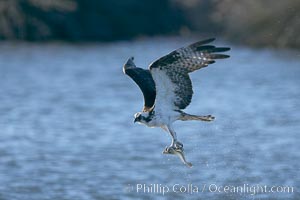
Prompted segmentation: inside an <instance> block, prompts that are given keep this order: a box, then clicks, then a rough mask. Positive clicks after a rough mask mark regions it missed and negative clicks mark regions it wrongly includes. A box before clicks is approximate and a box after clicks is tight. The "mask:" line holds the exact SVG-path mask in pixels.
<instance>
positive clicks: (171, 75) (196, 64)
mask: <svg viewBox="0 0 300 200" xmlns="http://www.w3.org/2000/svg"><path fill="white" fill-rule="evenodd" d="M214 40H215V39H213V38H212V39H208V40H203V41H199V42H196V43H194V44H191V45H189V46H187V47H183V48H180V49H177V50H175V51H172V52H171V53H169V54H168V55H166V56H163V57H161V58H159V59H158V60H156V61H154V62H153V63H152V64H151V65H150V66H149V68H150V72H151V74H152V77H153V79H154V81H155V85H156V91H157V99H156V105H157V104H158V103H159V102H162V101H164V104H166V103H167V102H165V101H166V95H164V94H166V93H167V94H168V100H167V101H168V102H170V101H172V102H173V103H174V105H175V107H176V108H179V109H184V108H186V107H187V106H188V105H189V104H190V102H191V100H192V96H193V89H192V82H191V80H190V77H189V75H188V73H190V72H193V71H195V70H198V69H201V68H203V67H207V66H208V65H209V64H212V63H214V62H215V61H214V59H221V58H228V57H229V56H228V55H224V54H218V52H224V51H228V50H230V48H228V47H215V46H213V45H207V44H208V43H210V42H212V41H214ZM165 79H169V83H168V84H166V82H167V81H166V80H165ZM170 91H171V92H170ZM162 97H163V98H162Z"/></svg>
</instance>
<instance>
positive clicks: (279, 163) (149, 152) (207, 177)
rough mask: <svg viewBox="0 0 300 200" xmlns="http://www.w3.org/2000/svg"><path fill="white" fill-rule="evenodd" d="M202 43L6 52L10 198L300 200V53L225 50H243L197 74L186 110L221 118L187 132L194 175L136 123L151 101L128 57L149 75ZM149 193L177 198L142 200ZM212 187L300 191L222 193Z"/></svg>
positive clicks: (10, 46) (5, 170)
mask: <svg viewBox="0 0 300 200" xmlns="http://www.w3.org/2000/svg"><path fill="white" fill-rule="evenodd" d="M195 40H197V39H195V38H193V39H192V38H190V39H178V38H170V39H168V38H156V39H146V40H141V41H134V42H116V43H104V44H102V43H98V44H77V45H72V44H64V43H50V44H27V43H21V44H20V43H0V113H1V116H0V141H1V142H0V199H1V200H2V199H5V200H6V199H7V200H14V199H17V200H27V199H28V200H42V199H49V200H50V199H51V200H53V199H68V200H69V199H70V200H75V199H80V200H89V199H164V198H166V199H176V198H179V199H182V198H189V199H300V194H299V190H300V162H299V160H300V145H299V144H300V132H299V130H300V101H299V99H300V53H299V52H294V51H286V50H270V49H248V48H244V47H238V46H233V45H230V44H225V43H222V41H217V42H216V44H218V45H226V46H227V45H229V46H231V47H232V51H231V52H230V55H231V58H230V59H226V60H221V61H219V62H217V63H216V64H213V65H211V66H209V67H208V68H205V69H202V70H199V71H197V72H195V73H193V74H192V75H191V77H192V80H193V85H194V93H195V95H194V97H193V101H192V103H191V105H190V107H188V108H187V109H186V112H188V113H192V114H203V115H204V114H212V115H214V116H216V120H215V121H214V122H212V123H205V122H176V123H175V129H176V131H177V133H178V137H179V139H180V140H181V141H182V142H183V143H184V145H185V152H186V157H187V159H188V160H189V161H191V162H192V163H193V165H194V167H193V168H191V169H189V168H187V167H185V166H184V165H182V163H181V162H180V161H179V159H178V158H177V157H175V156H171V155H162V153H161V152H162V150H163V149H164V148H165V146H167V145H169V143H170V137H169V136H168V135H167V133H165V132H164V131H163V130H161V129H158V128H155V129H150V128H147V127H145V126H142V125H138V124H133V115H134V113H135V112H137V111H140V110H141V108H142V104H143V102H142V95H141V93H140V91H139V89H138V88H137V86H136V85H135V84H134V83H133V82H132V80H130V79H129V78H128V77H126V76H124V75H123V73H122V65H123V64H124V62H125V61H126V59H127V58H128V57H129V56H135V60H136V64H137V65H138V66H141V67H147V65H148V64H149V63H150V62H151V61H153V60H154V59H156V58H158V57H160V56H161V55H164V54H166V53H168V52H169V51H170V50H172V49H174V48H177V47H180V46H183V45H186V44H188V43H190V42H193V41H195ZM138 184H146V186H148V189H149V188H151V187H150V186H151V184H152V185H153V184H160V185H159V186H160V188H161V187H163V186H164V187H165V188H166V187H169V189H170V191H169V192H167V193H165V194H164V195H163V194H162V193H160V192H157V193H155V192H153V191H152V193H151V191H147V190H146V191H145V192H144V191H143V190H139V192H137V191H136V189H137V186H138ZM175 184H179V186H180V187H181V186H184V187H186V188H188V187H189V185H188V184H193V185H194V186H195V187H196V186H197V187H199V192H198V193H197V192H195V193H190V192H188V191H186V192H185V193H183V192H180V191H178V190H177V191H172V187H173V186H174V185H175ZM212 184H215V185H217V186H222V187H224V186H243V185H244V184H246V186H248V185H249V186H253V185H258V184H260V185H267V186H293V187H294V192H293V193H259V194H256V195H251V194H250V193H238V194H236V193H232V192H229V193H224V192H212V191H209V190H208V189H209V186H211V185H212ZM204 186H205V187H204ZM210 189H212V190H214V188H210ZM202 190H204V191H203V192H202Z"/></svg>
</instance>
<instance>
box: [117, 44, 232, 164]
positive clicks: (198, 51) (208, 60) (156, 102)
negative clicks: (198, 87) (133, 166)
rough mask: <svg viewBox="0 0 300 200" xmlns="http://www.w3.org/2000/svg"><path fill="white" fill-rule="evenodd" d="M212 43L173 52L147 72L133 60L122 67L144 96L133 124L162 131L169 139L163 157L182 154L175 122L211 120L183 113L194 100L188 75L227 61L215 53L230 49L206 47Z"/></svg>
mask: <svg viewBox="0 0 300 200" xmlns="http://www.w3.org/2000/svg"><path fill="white" fill-rule="evenodd" d="M214 40H215V39H214V38H211V39H207V40H204V41H199V42H196V43H193V44H191V45H189V46H187V47H182V48H179V49H177V50H175V51H172V52H171V53H169V54H167V55H165V56H163V57H161V58H159V59H158V60H156V61H154V62H153V63H152V64H150V66H149V69H142V68H138V67H136V66H135V64H134V62H133V59H134V58H133V57H131V58H129V59H128V61H127V62H126V63H125V65H124V66H123V72H124V73H125V74H126V75H128V76H130V78H132V79H133V80H134V81H135V83H136V84H137V85H138V86H139V88H140V89H141V91H142V93H143V96H144V108H143V110H142V112H138V113H136V114H135V115H134V118H135V119H134V122H139V123H142V124H145V125H147V126H148V127H161V128H162V129H163V130H165V131H167V132H168V133H169V134H170V135H171V137H172V142H171V145H170V146H169V147H166V149H165V150H164V152H163V153H166V154H176V153H177V154H178V153H179V154H183V144H182V143H181V142H179V141H178V140H177V136H176V132H175V131H174V129H173V126H172V123H173V122H175V121H176V120H182V121H187V120H200V121H208V122H209V121H212V120H214V117H213V116H211V115H207V116H198V115H191V114H187V113H185V112H183V111H182V110H183V109H185V108H186V107H187V106H188V105H189V104H190V103H191V100H192V96H193V88H192V82H191V79H190V77H189V73H191V72H193V71H195V70H198V69H201V68H204V67H207V66H208V65H209V64H212V63H214V62H215V59H221V58H228V57H229V56H228V55H224V54H219V53H218V52H225V51H228V50H230V48H228V47H215V46H213V45H208V43H210V42H212V41H214ZM181 156H182V155H181ZM189 164H190V163H189Z"/></svg>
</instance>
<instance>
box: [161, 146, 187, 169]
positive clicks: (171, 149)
mask: <svg viewBox="0 0 300 200" xmlns="http://www.w3.org/2000/svg"><path fill="white" fill-rule="evenodd" d="M163 154H174V155H177V156H178V157H179V158H180V160H181V161H182V162H183V163H184V164H185V165H186V166H188V167H192V166H193V165H192V163H190V162H187V161H186V160H185V156H184V153H183V149H175V148H174V147H167V148H166V149H165V150H164V151H163Z"/></svg>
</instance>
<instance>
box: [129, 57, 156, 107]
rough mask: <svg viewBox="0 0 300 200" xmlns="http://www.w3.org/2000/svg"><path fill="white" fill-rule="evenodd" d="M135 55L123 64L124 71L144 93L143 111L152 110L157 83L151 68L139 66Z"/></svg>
mask: <svg viewBox="0 0 300 200" xmlns="http://www.w3.org/2000/svg"><path fill="white" fill-rule="evenodd" d="M133 59H134V58H133V57H131V58H129V59H128V61H127V62H126V63H125V65H124V66H123V72H124V73H125V74H127V75H128V76H129V77H130V78H132V80H134V82H135V83H136V84H137V85H138V86H139V87H140V89H141V90H142V92H143V95H144V108H143V111H144V112H147V111H150V110H151V108H152V106H153V105H154V102H155V96H156V91H155V83H154V80H153V78H152V75H151V73H150V71H149V70H145V69H142V68H138V67H136V66H135V64H134V62H133Z"/></svg>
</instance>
